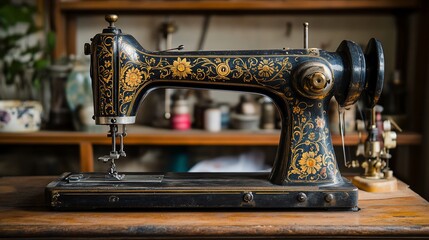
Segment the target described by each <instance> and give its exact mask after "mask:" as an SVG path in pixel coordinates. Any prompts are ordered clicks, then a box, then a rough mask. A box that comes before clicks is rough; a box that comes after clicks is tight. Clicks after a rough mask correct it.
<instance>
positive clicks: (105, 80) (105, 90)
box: [97, 35, 116, 115]
mask: <svg viewBox="0 0 429 240" xmlns="http://www.w3.org/2000/svg"><path fill="white" fill-rule="evenodd" d="M113 39H114V38H113V36H108V35H105V36H101V39H100V42H101V44H99V45H98V46H97V52H98V56H99V62H98V96H99V98H100V100H99V105H98V107H99V113H100V114H102V115H113V114H115V112H116V111H115V108H114V105H113V104H114V91H113V84H114V83H113V47H112V46H113V41H114V40H113Z"/></svg>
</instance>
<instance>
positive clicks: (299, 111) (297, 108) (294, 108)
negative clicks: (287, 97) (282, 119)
mask: <svg viewBox="0 0 429 240" xmlns="http://www.w3.org/2000/svg"><path fill="white" fill-rule="evenodd" d="M293 113H294V114H300V113H301V108H300V107H298V106H295V107H293Z"/></svg>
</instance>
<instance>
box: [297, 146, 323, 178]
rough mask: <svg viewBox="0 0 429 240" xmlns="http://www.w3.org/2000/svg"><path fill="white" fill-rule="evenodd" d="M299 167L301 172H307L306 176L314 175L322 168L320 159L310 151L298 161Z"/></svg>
mask: <svg viewBox="0 0 429 240" xmlns="http://www.w3.org/2000/svg"><path fill="white" fill-rule="evenodd" d="M299 165H300V167H301V171H303V172H307V173H308V174H316V172H317V171H319V170H320V168H321V167H322V157H321V156H320V155H316V153H315V152H312V151H310V152H305V153H303V154H302V157H301V159H300V160H299Z"/></svg>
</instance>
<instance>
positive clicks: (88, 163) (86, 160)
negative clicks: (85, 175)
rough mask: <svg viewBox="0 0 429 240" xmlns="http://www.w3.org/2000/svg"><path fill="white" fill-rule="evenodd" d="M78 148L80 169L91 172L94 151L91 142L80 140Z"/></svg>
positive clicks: (92, 169)
mask: <svg viewBox="0 0 429 240" xmlns="http://www.w3.org/2000/svg"><path fill="white" fill-rule="evenodd" d="M79 150H80V171H82V172H93V171H94V152H93V148H92V143H90V142H81V143H80V144H79Z"/></svg>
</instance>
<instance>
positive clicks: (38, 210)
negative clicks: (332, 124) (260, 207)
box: [0, 177, 429, 239]
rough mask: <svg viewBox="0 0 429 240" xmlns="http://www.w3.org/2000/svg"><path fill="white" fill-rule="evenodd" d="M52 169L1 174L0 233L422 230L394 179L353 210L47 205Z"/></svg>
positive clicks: (401, 233) (263, 234) (423, 213)
mask: <svg viewBox="0 0 429 240" xmlns="http://www.w3.org/2000/svg"><path fill="white" fill-rule="evenodd" d="M53 179H54V177H4V178H0V215H1V216H2V217H1V218H0V235H1V236H2V237H25V238H29V237H31V238H36V237H51V238H52V237H53V238H58V237H68V238H70V237H83V238H84V237H103V238H108V237H110V238H113V237H116V238H130V237H133V238H134V237H149V238H154V237H163V238H180V237H181V238H191V237H194V238H203V237H217V238H220V237H237V238H248V237H252V238H256V237H260V238H268V237H298V236H313V237H314V236H316V235H322V236H325V237H347V238H350V237H356V238H364V237H385V238H389V239H392V238H402V237H407V236H411V237H424V238H429V204H428V202H426V201H425V200H423V199H422V198H421V197H420V196H418V195H417V194H415V193H414V192H412V191H410V190H408V189H407V187H406V185H404V184H403V183H401V186H400V190H401V191H405V194H403V195H393V196H392V197H389V195H386V196H377V197H376V198H371V197H368V194H369V195H371V194H372V193H366V194H361V192H360V198H359V206H360V208H361V210H360V211H358V212H326V211H293V212H291V211H273V210H270V211H234V210H229V211H225V210H219V209H218V210H213V211H180V210H176V211H155V210H150V211H126V212H115V211H108V212H103V211H88V212H55V211H50V210H49V209H48V208H47V207H46V206H45V205H44V200H43V198H44V197H43V196H44V195H43V193H44V187H45V186H46V185H47V184H48V183H49V182H50V181H51V180H53Z"/></svg>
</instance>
